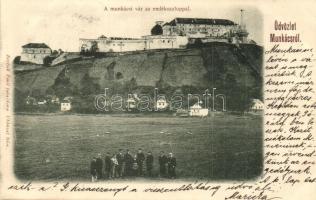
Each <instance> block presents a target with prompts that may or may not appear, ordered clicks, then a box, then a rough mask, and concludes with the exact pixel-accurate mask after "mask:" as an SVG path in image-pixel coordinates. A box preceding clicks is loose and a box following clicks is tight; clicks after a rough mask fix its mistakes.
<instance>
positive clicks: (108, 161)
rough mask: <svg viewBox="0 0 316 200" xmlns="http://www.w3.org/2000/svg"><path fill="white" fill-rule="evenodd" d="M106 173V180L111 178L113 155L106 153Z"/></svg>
mask: <svg viewBox="0 0 316 200" xmlns="http://www.w3.org/2000/svg"><path fill="white" fill-rule="evenodd" d="M104 172H105V177H106V178H110V177H111V155H110V153H109V152H107V153H106V155H105V158H104Z"/></svg>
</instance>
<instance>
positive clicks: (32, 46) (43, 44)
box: [22, 43, 49, 48]
mask: <svg viewBox="0 0 316 200" xmlns="http://www.w3.org/2000/svg"><path fill="white" fill-rule="evenodd" d="M22 48H49V46H47V44H45V43H28V44H26V45H23V46H22Z"/></svg>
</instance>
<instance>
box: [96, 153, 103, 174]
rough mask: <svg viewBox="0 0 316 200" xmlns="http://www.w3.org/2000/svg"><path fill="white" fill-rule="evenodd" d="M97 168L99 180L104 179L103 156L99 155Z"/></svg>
mask: <svg viewBox="0 0 316 200" xmlns="http://www.w3.org/2000/svg"><path fill="white" fill-rule="evenodd" d="M96 166H97V178H98V179H101V178H102V170H103V161H102V157H101V154H100V153H98V157H97V159H96Z"/></svg>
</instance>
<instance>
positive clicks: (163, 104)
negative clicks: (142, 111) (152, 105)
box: [156, 98, 168, 110]
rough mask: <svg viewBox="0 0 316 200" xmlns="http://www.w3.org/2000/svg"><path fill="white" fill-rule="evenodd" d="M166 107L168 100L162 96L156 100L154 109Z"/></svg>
mask: <svg viewBox="0 0 316 200" xmlns="http://www.w3.org/2000/svg"><path fill="white" fill-rule="evenodd" d="M167 107H168V102H167V100H166V99H164V98H160V99H158V100H157V102H156V109H157V110H165V109H166V108H167Z"/></svg>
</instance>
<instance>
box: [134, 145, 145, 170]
mask: <svg viewBox="0 0 316 200" xmlns="http://www.w3.org/2000/svg"><path fill="white" fill-rule="evenodd" d="M144 160H145V155H144V153H143V151H142V149H141V148H139V149H138V152H137V154H136V162H137V165H138V176H142V175H143V162H144Z"/></svg>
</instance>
